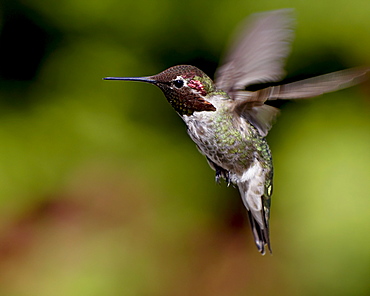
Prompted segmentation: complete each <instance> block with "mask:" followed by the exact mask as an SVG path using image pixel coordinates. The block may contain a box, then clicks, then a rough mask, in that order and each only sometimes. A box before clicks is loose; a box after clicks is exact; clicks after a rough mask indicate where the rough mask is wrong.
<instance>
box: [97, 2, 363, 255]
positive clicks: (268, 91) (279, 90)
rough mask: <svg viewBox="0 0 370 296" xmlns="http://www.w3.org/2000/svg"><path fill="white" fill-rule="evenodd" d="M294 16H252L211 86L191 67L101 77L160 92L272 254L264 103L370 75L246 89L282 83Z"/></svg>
mask: <svg viewBox="0 0 370 296" xmlns="http://www.w3.org/2000/svg"><path fill="white" fill-rule="evenodd" d="M291 12H292V11H291V10H288V9H284V10H277V11H271V12H265V13H260V14H256V15H254V16H253V17H252V18H251V19H249V20H248V21H247V23H246V24H244V25H242V30H241V31H240V32H239V34H237V37H236V38H235V39H234V43H233V44H232V45H231V48H230V49H229V50H228V52H227V54H226V56H225V58H224V61H223V63H222V64H221V66H220V67H219V68H218V69H217V71H216V75H215V82H213V81H212V80H211V79H210V78H209V77H208V76H207V75H206V74H205V73H204V72H202V71H201V70H199V69H198V68H196V67H194V66H189V65H180V66H174V67H171V68H169V69H167V70H165V71H163V72H161V73H159V74H157V75H153V76H147V77H106V78H104V79H106V80H126V81H141V82H147V83H151V84H154V85H156V86H157V87H159V88H160V89H161V90H162V92H163V93H164V95H165V96H166V98H167V100H168V102H169V103H170V104H171V105H172V107H173V108H174V109H175V111H176V112H177V113H178V114H179V115H180V117H181V118H182V119H183V121H184V122H185V123H186V125H187V131H188V134H189V136H190V137H191V139H192V140H193V141H194V142H195V143H196V145H197V147H198V149H199V151H200V152H201V153H202V154H204V155H205V156H206V158H207V161H208V163H209V165H210V166H211V168H212V169H214V170H215V171H216V181H217V182H220V180H221V179H225V180H226V182H227V184H230V183H232V184H234V185H236V186H237V187H238V188H239V191H240V194H241V197H242V200H243V203H244V205H245V207H246V208H247V211H248V217H249V221H250V225H251V228H252V232H253V236H254V240H255V243H256V245H257V248H258V250H259V252H261V253H262V254H265V247H266V246H267V247H268V249H269V251H270V252H271V244H270V235H269V217H270V205H271V194H272V177H273V166H272V158H271V152H270V149H269V146H268V144H267V142H266V139H265V137H266V135H267V133H268V131H269V130H270V128H271V126H272V124H273V121H274V119H275V117H276V116H277V115H278V113H279V110H278V109H277V108H275V107H273V106H270V105H267V104H265V103H266V102H267V101H271V100H277V99H301V98H310V97H314V96H318V95H321V94H323V93H325V92H331V91H334V90H338V89H342V88H345V87H349V86H351V85H354V84H356V83H359V82H361V81H363V80H364V79H365V75H366V73H367V72H369V70H370V68H353V69H347V70H343V71H338V72H333V73H330V74H326V75H322V76H317V77H313V78H309V79H305V80H301V81H297V82H293V83H288V84H283V85H277V86H269V87H265V88H263V89H260V90H257V91H246V87H247V86H250V85H255V84H262V83H267V82H278V81H280V80H281V79H282V78H283V75H284V70H283V64H284V59H285V58H286V56H287V55H288V54H289V51H290V43H291V41H292V38H293V18H292V16H291V14H292V13H291Z"/></svg>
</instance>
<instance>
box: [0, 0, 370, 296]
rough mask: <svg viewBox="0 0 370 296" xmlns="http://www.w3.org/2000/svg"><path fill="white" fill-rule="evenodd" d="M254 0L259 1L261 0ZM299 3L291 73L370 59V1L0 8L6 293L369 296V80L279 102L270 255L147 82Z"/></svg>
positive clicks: (108, 0) (8, 4)
mask: <svg viewBox="0 0 370 296" xmlns="http://www.w3.org/2000/svg"><path fill="white" fill-rule="evenodd" d="M257 2H258V4H257ZM285 7H293V8H295V10H296V15H297V25H296V39H295V41H294V43H293V52H292V55H291V56H290V58H289V59H288V64H287V67H286V68H287V70H288V78H291V77H308V76H312V75H316V74H324V73H326V72H330V71H334V70H339V69H343V68H347V67H352V66H359V65H370V18H369V11H370V2H369V1H368V0H362V1H361V0H353V1H347V0H335V1H334V0H333V1H321V2H318V1H283V0H276V1H246V0H245V1H237V0H219V1H215V0H212V1H191V0H189V1H173V0H157V1H144V0H137V1H121V0H120V1H119V0H104V1H97V0H95V1H81V0H74V1H72V0H60V1H54V0H48V1H44V0H24V1H20V0H16V1H2V2H1V4H0V295H4V296H31V295H37V296H49V295H53V296H64V295H68V296H91V295H93V296H95V295H110V296H111V295H125V296H126V295H139V296H146V295H151V296H153V295H158V296H159V295H161V296H167V295H168V296H185V295H202V296H207V295H212V296H224V295H225V296H226V295H227V296H234V295H252V296H254V295H257V296H259V295H261V296H262V295H271V296H273V295H293V296H295V295H307V296H311V295H337V296H338V295H339V296H340V295H343V296H345V295H369V293H370V282H369V276H370V252H369V249H370V247H369V245H370V236H369V233H370V218H369V210H370V197H369V194H370V168H369V165H370V152H369V151H370V133H369V130H370V84H369V82H367V83H364V84H362V85H360V86H357V87H354V88H351V89H348V90H343V91H340V92H337V93H333V94H328V95H325V96H321V97H319V98H316V99H312V100H305V101H300V102H287V103H284V104H283V105H281V109H282V115H281V116H280V117H279V119H278V122H277V123H276V125H275V126H274V128H273V129H272V131H271V132H270V134H269V136H268V140H269V143H270V145H271V149H272V152H273V158H274V164H275V178H274V181H275V187H274V190H275V191H274V195H273V201H272V214H271V239H272V248H273V251H274V254H273V255H272V256H270V255H266V256H261V255H260V254H259V253H258V252H257V249H256V247H255V246H254V243H253V239H252V237H251V233H250V230H249V225H248V222H247V219H246V213H245V211H244V209H243V205H242V202H241V201H240V199H239V194H238V192H237V190H236V189H235V188H232V187H230V188H227V187H226V186H225V184H222V186H219V185H217V184H215V183H214V172H213V171H212V170H211V169H210V168H209V167H208V165H207V163H206V160H205V159H204V157H203V156H202V155H200V154H199V153H198V151H197V149H196V148H195V145H194V144H193V143H192V142H191V140H190V139H189V138H188V137H187V134H186V132H185V126H184V124H183V123H182V121H181V120H180V118H179V117H178V116H177V115H176V114H175V112H174V111H173V110H172V109H171V107H170V106H169V104H168V103H167V102H166V100H165V98H164V96H163V95H162V93H161V92H160V91H159V90H158V89H156V88H154V87H153V86H151V85H145V84H139V83H129V82H126V83H124V82H111V81H102V80H101V78H102V77H105V76H145V75H151V74H155V73H157V72H159V71H162V70H164V69H165V68H167V67H169V66H172V65H176V64H193V65H195V66H198V67H199V68H201V69H202V70H204V71H205V72H206V73H207V74H209V75H210V76H212V75H213V73H214V70H215V69H216V67H217V63H218V60H219V59H220V56H221V55H222V52H223V50H224V48H225V46H226V44H227V40H228V39H229V37H230V35H231V33H232V32H233V29H234V28H235V26H236V25H237V24H238V23H239V22H240V21H241V20H242V19H244V18H245V17H246V16H248V15H250V14H251V13H254V12H259V11H265V10H272V9H279V8H285Z"/></svg>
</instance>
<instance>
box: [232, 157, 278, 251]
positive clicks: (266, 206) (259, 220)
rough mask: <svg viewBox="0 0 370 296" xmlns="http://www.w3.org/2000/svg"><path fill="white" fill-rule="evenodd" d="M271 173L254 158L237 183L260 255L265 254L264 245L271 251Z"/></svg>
mask: <svg viewBox="0 0 370 296" xmlns="http://www.w3.org/2000/svg"><path fill="white" fill-rule="evenodd" d="M271 175H272V172H271V171H266V170H265V169H263V167H262V166H261V164H260V163H259V162H258V161H257V160H256V161H255V162H254V164H253V165H252V166H251V167H250V168H249V169H248V170H247V171H246V172H245V173H244V174H243V176H242V178H241V180H240V182H238V183H237V184H238V187H239V191H240V195H241V197H242V200H243V203H244V205H245V207H246V208H247V210H248V216H249V222H250V225H251V228H252V232H253V236H254V241H255V243H256V245H257V248H258V250H259V252H260V253H261V254H262V255H264V254H265V247H266V246H267V248H268V250H269V251H270V253H272V251H271V245H270V234H269V216H270V215H269V214H270V213H269V211H270V197H271V194H272V184H271V182H272V178H271Z"/></svg>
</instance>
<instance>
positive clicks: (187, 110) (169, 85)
mask: <svg viewBox="0 0 370 296" xmlns="http://www.w3.org/2000/svg"><path fill="white" fill-rule="evenodd" d="M104 79H105V80H126V81H141V82H147V83H151V84H154V85H156V86H158V87H159V88H160V89H161V90H162V91H163V93H164V95H165V96H166V98H167V101H168V102H169V103H170V104H171V105H172V107H173V108H174V109H175V110H176V112H177V113H179V114H180V115H191V114H193V113H194V112H195V111H216V108H215V107H214V106H213V105H212V104H211V103H210V102H209V101H208V100H207V98H208V97H209V94H210V93H212V92H214V91H215V90H216V88H215V85H214V83H213V81H212V80H211V79H210V78H209V77H208V76H207V75H206V74H205V73H204V72H203V71H201V70H199V69H198V68H197V67H194V66H189V65H180V66H174V67H171V68H168V69H167V70H164V71H163V72H161V73H159V74H157V75H153V76H147V77H106V78H104Z"/></svg>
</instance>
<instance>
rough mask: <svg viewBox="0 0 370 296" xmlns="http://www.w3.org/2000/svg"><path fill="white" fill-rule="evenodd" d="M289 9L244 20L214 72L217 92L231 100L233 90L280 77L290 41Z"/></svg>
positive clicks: (290, 17) (290, 22) (291, 20)
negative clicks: (224, 94) (228, 96)
mask: <svg viewBox="0 0 370 296" xmlns="http://www.w3.org/2000/svg"><path fill="white" fill-rule="evenodd" d="M292 27H293V18H292V9H282V10H276V11H272V12H267V13H260V14H256V15H254V16H253V17H252V18H251V19H248V21H247V22H246V24H244V25H243V26H242V29H241V30H240V32H239V34H237V35H236V38H235V40H234V42H233V44H232V45H231V48H230V50H229V51H228V52H227V54H226V57H225V58H224V61H223V63H222V65H221V66H220V67H219V68H218V69H217V71H216V75H215V77H216V78H215V83H216V87H217V88H218V89H222V90H224V91H226V92H227V93H228V94H229V95H230V96H231V97H233V92H234V91H235V90H241V89H244V88H245V86H247V85H251V84H257V83H264V82H276V81H279V80H281V79H282V77H283V76H284V74H285V73H284V70H283V66H284V59H285V58H286V56H287V55H288V54H289V52H290V43H291V41H292V39H293V29H292Z"/></svg>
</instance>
